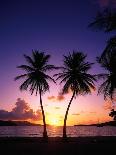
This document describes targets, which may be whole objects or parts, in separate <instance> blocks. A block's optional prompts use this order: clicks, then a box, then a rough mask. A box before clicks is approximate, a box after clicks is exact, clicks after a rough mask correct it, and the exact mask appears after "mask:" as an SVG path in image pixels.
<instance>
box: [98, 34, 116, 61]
mask: <svg viewBox="0 0 116 155" xmlns="http://www.w3.org/2000/svg"><path fill="white" fill-rule="evenodd" d="M110 53H116V36H114V37H112V38H111V39H109V40H108V41H107V46H106V48H105V50H104V51H103V53H102V54H101V56H100V59H101V60H103V59H104V58H105V57H106V58H107V57H109V54H110Z"/></svg>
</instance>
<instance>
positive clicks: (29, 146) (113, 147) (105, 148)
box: [0, 137, 116, 155]
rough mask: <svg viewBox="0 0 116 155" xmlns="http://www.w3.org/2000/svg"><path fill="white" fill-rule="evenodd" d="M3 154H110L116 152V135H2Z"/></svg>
mask: <svg viewBox="0 0 116 155" xmlns="http://www.w3.org/2000/svg"><path fill="white" fill-rule="evenodd" d="M0 154H1V155H6V154H7V155H8V154H9V155H36V154H38V155H69V154H70V155H106V154H108V155H110V154H114V155H115V154H116V137H78V138H68V141H67V142H63V141H62V138H56V137H55V138H49V139H48V142H44V141H43V140H42V138H37V137H35V138H29V137H28V138H24V137H21V138H20V137H19V138H18V137H14V138H12V137H10V138H7V137H0Z"/></svg>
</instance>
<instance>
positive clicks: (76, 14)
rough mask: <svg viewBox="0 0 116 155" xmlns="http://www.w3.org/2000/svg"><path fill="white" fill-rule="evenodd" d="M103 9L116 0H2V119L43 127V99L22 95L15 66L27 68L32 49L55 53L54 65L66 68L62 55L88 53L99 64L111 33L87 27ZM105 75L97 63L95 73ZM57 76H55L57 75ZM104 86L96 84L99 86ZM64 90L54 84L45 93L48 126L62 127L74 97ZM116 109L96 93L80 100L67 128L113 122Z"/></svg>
mask: <svg viewBox="0 0 116 155" xmlns="http://www.w3.org/2000/svg"><path fill="white" fill-rule="evenodd" d="M104 7H116V2H115V0H68V1H65V0H62V1H60V0H54V1H53V0H49V1H47V0H10V1H9V0H1V1H0V119H3V120H29V121H31V122H36V123H41V122H42V116H41V111H40V105H39V96H35V95H33V96H31V95H30V93H29V92H28V91H27V92H20V91H19V85H20V84H21V82H20V81H17V82H15V81H14V77H15V76H17V75H19V74H20V73H21V71H20V70H18V69H17V68H16V66H18V65H21V64H24V63H25V60H24V57H23V54H26V55H30V56H31V52H32V49H36V50H40V51H43V52H46V53H47V54H50V55H51V61H50V63H52V64H54V65H56V66H60V65H62V59H63V58H62V55H64V54H65V55H66V54H68V53H69V52H71V51H73V50H78V51H83V52H84V53H86V54H87V55H88V57H87V59H88V61H90V62H95V60H96V56H99V55H100V54H101V53H102V51H103V50H104V48H105V46H106V41H107V40H108V39H109V38H110V36H112V34H111V33H106V34H105V33H104V32H102V31H92V30H91V29H89V28H88V24H89V23H90V22H91V21H92V20H93V19H94V17H95V15H96V13H97V12H98V11H100V10H102V9H103V8H104ZM99 72H103V71H102V69H101V68H100V67H99V65H98V64H95V65H93V68H92V70H91V73H92V74H97V73H99ZM54 73H55V72H51V73H50V74H51V75H53V74H54ZM98 85H99V83H97V84H96V87H97V86H98ZM61 89H62V86H60V85H59V82H57V85H55V84H53V83H50V92H47V93H46V94H45V95H43V105H44V109H45V113H46V119H47V123H48V124H52V125H62V123H63V118H64V114H65V111H66V108H67V105H68V102H69V100H70V98H71V95H72V93H71V92H69V93H68V94H67V95H64V96H62V95H61V94H60V92H61ZM111 108H112V105H111V103H110V102H109V101H107V102H106V101H104V98H103V96H102V95H100V96H97V90H96V91H95V92H93V93H92V95H86V96H77V98H76V99H74V100H73V103H72V105H71V108H70V111H69V116H68V122H67V124H68V125H74V124H90V123H96V122H98V120H99V121H100V122H104V121H109V120H112V118H110V117H109V116H108V114H109V112H110V110H111Z"/></svg>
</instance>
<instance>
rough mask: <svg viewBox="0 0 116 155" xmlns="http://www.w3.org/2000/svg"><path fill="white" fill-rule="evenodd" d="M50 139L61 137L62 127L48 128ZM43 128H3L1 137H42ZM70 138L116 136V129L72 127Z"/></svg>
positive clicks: (69, 133) (69, 129)
mask: <svg viewBox="0 0 116 155" xmlns="http://www.w3.org/2000/svg"><path fill="white" fill-rule="evenodd" d="M47 129H48V136H49V137H61V136H62V127H48V128H47ZM42 131H43V127H42V126H39V127H38V126H2V127H0V137H6V136H8V137H11V136H13V137H14V136H18V137H42ZM67 135H68V136H69V137H82V136H116V127H112V126H104V127H96V126H72V127H67Z"/></svg>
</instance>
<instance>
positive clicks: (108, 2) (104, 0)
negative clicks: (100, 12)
mask: <svg viewBox="0 0 116 155" xmlns="http://www.w3.org/2000/svg"><path fill="white" fill-rule="evenodd" d="M94 2H95V3H96V4H98V5H99V6H100V7H101V8H103V7H109V6H111V7H116V0H95V1H94Z"/></svg>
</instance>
